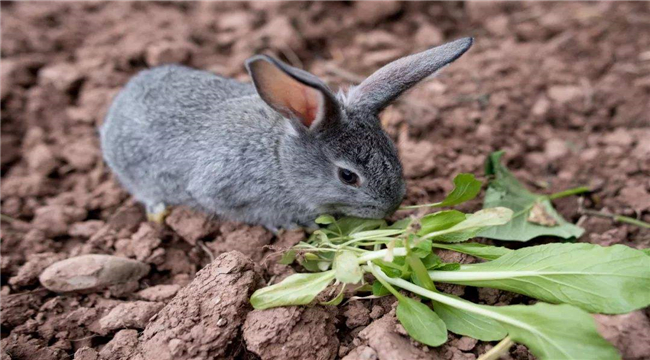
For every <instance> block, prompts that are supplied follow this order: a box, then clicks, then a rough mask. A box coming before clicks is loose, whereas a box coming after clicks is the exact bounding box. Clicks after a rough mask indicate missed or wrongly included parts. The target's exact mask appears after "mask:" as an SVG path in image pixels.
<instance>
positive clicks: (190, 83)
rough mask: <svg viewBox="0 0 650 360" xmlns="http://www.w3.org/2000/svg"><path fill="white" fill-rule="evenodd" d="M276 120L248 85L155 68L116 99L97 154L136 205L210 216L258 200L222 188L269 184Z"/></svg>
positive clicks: (183, 69) (182, 69)
mask: <svg viewBox="0 0 650 360" xmlns="http://www.w3.org/2000/svg"><path fill="white" fill-rule="evenodd" d="M277 121H279V117H278V116H277V114H275V113H274V112H273V111H272V110H271V109H270V108H268V106H267V105H266V104H265V103H264V102H263V101H261V100H260V99H259V97H258V96H257V94H256V92H255V89H254V88H253V87H252V86H251V85H250V84H245V83H241V82H238V81H236V80H232V79H226V78H222V77H219V76H216V75H214V74H211V73H208V72H205V71H199V70H194V69H190V68H186V67H182V66H176V65H172V66H163V67H158V68H154V69H150V70H145V71H143V72H141V73H140V74H138V75H136V76H135V77H134V78H133V79H132V80H131V81H129V83H128V84H127V85H126V86H125V88H124V89H123V90H122V91H121V92H120V93H119V94H118V95H117V96H116V98H115V100H114V102H113V105H112V106H111V108H110V109H109V112H108V114H107V116H106V119H105V122H104V124H103V126H102V129H101V137H102V150H103V153H104V158H105V160H106V162H107V163H108V164H109V166H110V167H111V168H112V169H113V171H114V172H115V173H116V174H117V176H118V178H119V180H120V181H121V182H122V183H123V184H124V185H125V186H126V187H127V188H128V189H129V191H130V192H131V193H132V194H134V195H135V196H136V198H138V200H140V201H142V202H144V203H147V204H152V203H155V202H157V201H160V202H164V203H166V204H168V205H173V204H190V205H194V206H197V207H202V208H208V210H210V211H218V210H219V208H220V207H222V206H223V207H224V208H232V207H233V205H234V206H237V205H240V204H242V203H248V202H251V201H258V199H241V198H228V197H227V196H226V197H224V195H227V193H226V192H225V191H224V189H231V188H234V187H235V186H237V185H239V186H246V184H243V183H242V182H243V181H256V182H257V183H258V184H260V183H262V182H261V181H260V179H262V178H265V179H266V182H265V183H264V184H265V185H266V186H268V187H269V188H272V187H273V186H275V184H274V181H273V172H274V170H275V169H274V167H275V165H274V164H273V162H274V159H273V158H272V157H271V156H272V154H273V151H270V150H271V149H272V148H273V146H274V143H275V142H276V136H274V134H276V133H278V134H279V131H278V130H277V129H276V128H277V126H276V122H277ZM243 163H246V164H247V166H246V167H243V166H241V164H243ZM242 172H245V173H242ZM242 179H245V180H242ZM206 181H209V182H210V183H205V182H206ZM258 187H259V185H258ZM260 190H262V191H265V190H264V189H260ZM193 192H194V193H193ZM217 193H221V194H220V195H219V194H217ZM249 196H255V192H250V195H249ZM197 198H198V199H199V200H204V201H203V202H202V203H197ZM212 198H219V199H220V201H224V202H230V203H229V204H215V203H212V201H213V200H212ZM219 199H217V200H219ZM217 200H214V201H217Z"/></svg>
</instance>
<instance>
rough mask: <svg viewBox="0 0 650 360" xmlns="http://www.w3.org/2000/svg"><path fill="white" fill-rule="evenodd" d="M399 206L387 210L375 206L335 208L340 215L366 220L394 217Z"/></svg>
mask: <svg viewBox="0 0 650 360" xmlns="http://www.w3.org/2000/svg"><path fill="white" fill-rule="evenodd" d="M398 207H399V204H398V205H397V206H394V207H391V208H390V209H386V208H385V207H379V206H375V205H365V206H356V207H353V206H348V205H339V206H335V208H336V210H337V212H338V213H341V214H343V215H347V216H356V217H360V218H365V219H383V218H385V217H387V216H390V215H392V214H393V213H394V212H395V211H396V210H397V208H398Z"/></svg>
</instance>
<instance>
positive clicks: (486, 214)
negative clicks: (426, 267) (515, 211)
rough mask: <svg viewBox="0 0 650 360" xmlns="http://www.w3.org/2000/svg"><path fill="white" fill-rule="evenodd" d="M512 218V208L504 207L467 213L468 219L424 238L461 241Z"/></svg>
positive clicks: (440, 240) (439, 240)
mask: <svg viewBox="0 0 650 360" xmlns="http://www.w3.org/2000/svg"><path fill="white" fill-rule="evenodd" d="M511 218H512V210H510V209H508V208H504V207H497V208H492V209H483V210H480V211H477V212H476V213H474V214H469V215H466V219H465V220H464V221H462V222H460V223H458V224H456V225H454V226H452V227H450V228H447V229H444V230H440V231H434V232H431V233H428V234H427V235H424V236H423V238H424V239H431V240H432V241H438V242H461V241H465V240H468V239H471V238H473V237H475V236H476V234H477V233H478V232H479V231H481V230H483V229H486V228H489V227H491V226H498V225H503V224H505V223H507V222H508V221H510V219H511Z"/></svg>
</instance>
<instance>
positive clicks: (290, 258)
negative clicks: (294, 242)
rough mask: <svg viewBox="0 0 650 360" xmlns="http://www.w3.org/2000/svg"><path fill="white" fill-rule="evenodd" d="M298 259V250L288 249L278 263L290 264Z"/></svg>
mask: <svg viewBox="0 0 650 360" xmlns="http://www.w3.org/2000/svg"><path fill="white" fill-rule="evenodd" d="M295 260H296V251H295V250H288V251H287V252H285V253H284V254H282V258H280V261H278V263H280V264H282V265H290V264H292V263H293V262H294V261H295Z"/></svg>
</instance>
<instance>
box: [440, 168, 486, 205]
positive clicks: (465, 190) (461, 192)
mask: <svg viewBox="0 0 650 360" xmlns="http://www.w3.org/2000/svg"><path fill="white" fill-rule="evenodd" d="M482 185H483V183H482V182H480V181H478V180H476V178H475V177H474V175H472V174H458V175H456V177H455V178H454V186H455V187H454V190H452V191H451V193H449V195H447V197H446V198H445V199H444V200H443V201H442V202H440V204H439V205H438V206H440V207H443V206H454V205H458V204H462V203H464V202H465V201H470V200H472V199H474V198H475V197H476V196H477V195H478V194H479V193H480V192H481V186H482Z"/></svg>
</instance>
